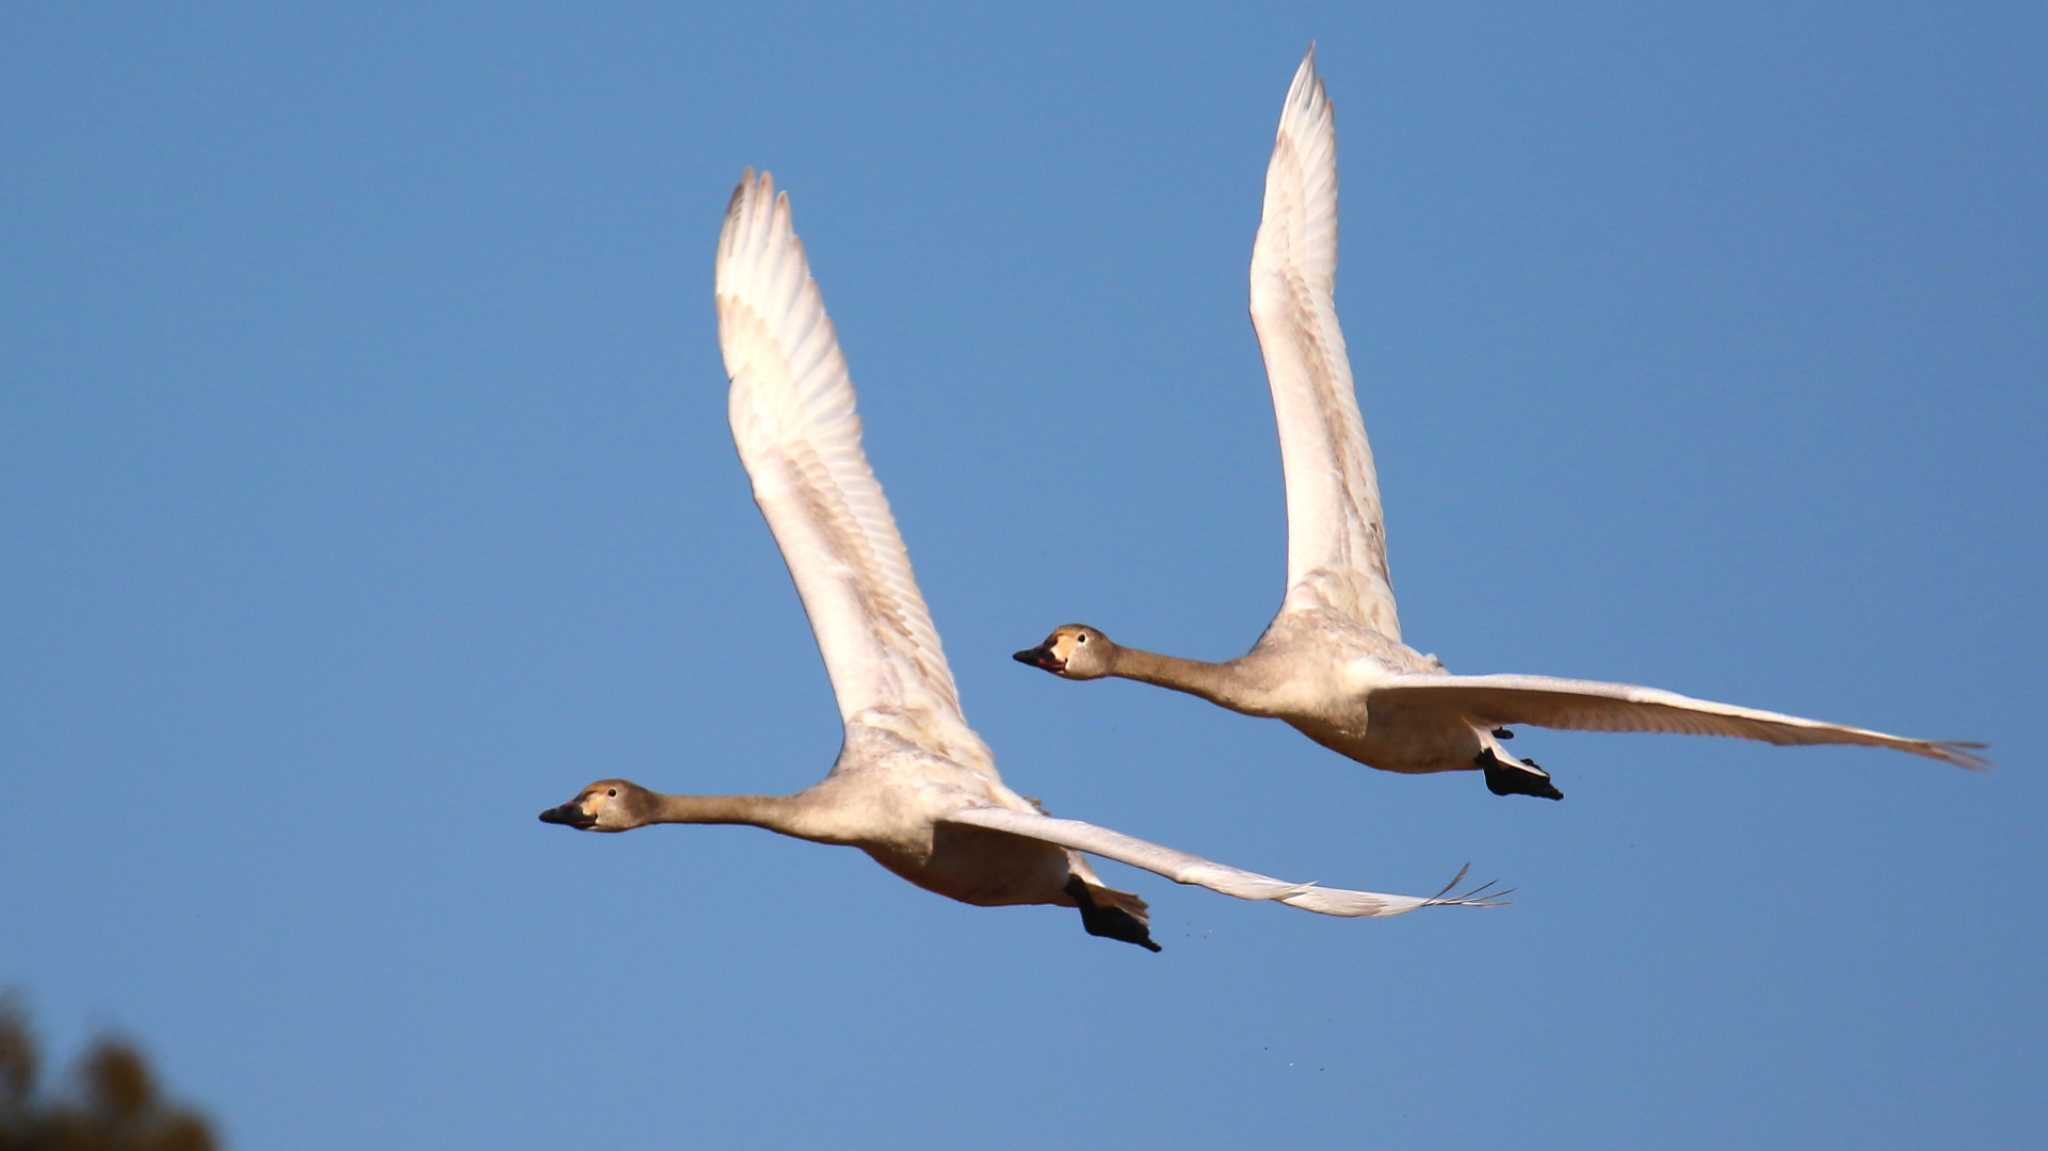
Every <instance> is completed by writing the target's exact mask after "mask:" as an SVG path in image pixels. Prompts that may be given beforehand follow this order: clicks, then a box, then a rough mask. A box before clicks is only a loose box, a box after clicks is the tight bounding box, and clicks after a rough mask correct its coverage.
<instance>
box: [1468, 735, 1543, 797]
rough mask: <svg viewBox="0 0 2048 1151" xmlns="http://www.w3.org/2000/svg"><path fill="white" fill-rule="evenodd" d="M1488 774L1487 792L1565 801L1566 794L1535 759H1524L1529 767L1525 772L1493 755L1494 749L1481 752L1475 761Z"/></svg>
mask: <svg viewBox="0 0 2048 1151" xmlns="http://www.w3.org/2000/svg"><path fill="white" fill-rule="evenodd" d="M1473 762H1474V763H1476V764H1478V765H1479V769H1480V770H1481V771H1484V772H1485V773H1486V790H1488V791H1490V792H1492V793H1494V794H1495V795H1533V796H1536V797H1537V798H1538V799H1563V798H1564V792H1561V791H1559V790H1558V789H1557V785H1556V784H1553V783H1551V782H1550V774H1549V773H1548V772H1546V771H1544V770H1543V769H1542V768H1540V767H1538V766H1536V761H1535V760H1533V759H1524V760H1522V762H1523V763H1525V764H1527V765H1528V768H1527V769H1526V770H1524V769H1523V768H1519V767H1509V766H1508V765H1506V764H1504V763H1502V762H1501V761H1500V759H1499V757H1497V756H1495V755H1494V754H1493V749H1492V748H1490V747H1489V748H1486V749H1485V750H1483V751H1481V752H1480V753H1479V755H1478V757H1477V758H1475V759H1474V760H1473Z"/></svg>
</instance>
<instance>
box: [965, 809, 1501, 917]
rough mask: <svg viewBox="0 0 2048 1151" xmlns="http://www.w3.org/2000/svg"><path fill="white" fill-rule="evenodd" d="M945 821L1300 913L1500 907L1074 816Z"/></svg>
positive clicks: (1006, 813) (995, 815) (969, 814)
mask: <svg viewBox="0 0 2048 1151" xmlns="http://www.w3.org/2000/svg"><path fill="white" fill-rule="evenodd" d="M941 822H944V823H964V824H971V825H973V826H975V827H985V828H989V829H992V830H995V831H1006V832H1009V833H1010V834H1011V835H1020V836H1023V837H1024V838H1026V839H1036V840H1041V841H1043V842H1045V843H1056V844H1058V845H1059V846H1061V847H1065V848H1070V849H1072V850H1074V851H1085V852H1087V853H1088V854H1090V855H1099V856H1101V857H1102V858H1104V859H1113V860H1116V861H1117V862H1118V863H1127V864H1129V865H1131V866H1132V867H1140V868H1143V869H1145V870H1146V871H1150V872H1154V873H1156V874H1159V875H1163V876H1165V877H1166V878H1168V879H1171V880H1173V881H1174V882H1175V883H1189V884H1193V885H1195V886H1197V887H1206V888H1208V889H1209V890H1211V891H1218V892H1221V893H1223V894H1224V895H1234V896H1236V897H1237V898H1239V899H1255V900H1275V901H1277V902H1280V903H1285V904H1287V905H1288V906H1289V907H1299V908H1301V909H1302V910H1304V911H1314V912H1319V913H1321V914H1323V915H1342V916H1349V917H1353V918H1363V917H1379V916H1387V915H1400V914H1403V913H1405V912H1409V911H1413V910H1415V909H1416V908H1418V907H1439V906H1441V907H1461V906H1462V907H1491V906H1498V905H1499V902H1500V900H1499V898H1498V897H1497V896H1488V895H1487V894H1486V892H1485V889H1484V888H1481V889H1479V890H1477V891H1473V892H1467V893H1466V894H1463V895H1451V894H1450V886H1446V887H1445V888H1444V890H1443V891H1440V892H1438V893H1437V894H1436V895H1434V896H1430V897H1428V898H1423V897H1419V896H1413V895H1383V894H1381V893H1379V892H1377V891H1346V890H1344V889H1343V888H1340V887H1318V886H1316V885H1315V884H1312V883H1289V882H1288V881H1286V880H1284V879H1274V878H1273V877H1272V876H1270V875H1260V874H1259V873H1257V872H1255V871H1245V870H1244V869H1242V868H1237V867H1230V866H1228V865H1226V864H1221V863H1217V862H1215V861H1214V860H1209V859H1203V858H1202V857H1201V856H1199V855H1189V854H1188V853H1187V852H1185V851H1175V850H1174V849H1173V848H1170V847H1162V846H1160V845H1159V844H1156V843H1152V842H1150V841H1148V840H1143V839H1139V838H1137V837H1135V836H1130V835H1125V834H1123V833H1122V832H1120V831H1111V830H1110V829H1108V828H1106V827H1097V826H1096V825H1095V824H1092V823H1083V822H1081V821H1080V820H1077V819H1054V818H1053V817H1051V816H1048V815H1039V814H1037V813H1036V812H1029V811H1015V810H1011V809H1009V808H1002V807H969V808H963V809H961V810H959V811H955V812H953V813H952V814H950V815H947V816H945V817H943V819H942V820H941ZM1464 874H1465V873H1464V872H1463V871H1462V870H1460V871H1459V872H1458V875H1457V877H1454V878H1453V879H1452V880H1451V884H1452V885H1455V884H1456V883H1457V882H1458V880H1459V879H1462V878H1463V877H1464Z"/></svg>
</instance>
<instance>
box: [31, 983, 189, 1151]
mask: <svg viewBox="0 0 2048 1151" xmlns="http://www.w3.org/2000/svg"><path fill="white" fill-rule="evenodd" d="M41 1071H42V1067H41V1065H40V1057H39V1056H38V1055H37V1053H36V1042H35V1036H34V1035H33V1034H31V1033H30V1032H29V1029H28V1023H27V1021H26V1020H24V1019H23V1018H22V1014H21V1011H20V1010H19V1009H18V1008H17V1007H16V1005H15V1004H14V1003H12V1002H11V1001H5V1000H0V1151H214V1148H215V1147H217V1146H219V1144H217V1143H215V1142H214V1138H213V1132H212V1130H211V1129H210V1128H208V1127H207V1125H206V1121H205V1120H204V1119H201V1118H200V1117H199V1116H198V1115H197V1114H196V1113H194V1112H192V1111H187V1110H184V1109H183V1108H180V1107H175V1106H173V1105H171V1104H170V1103H168V1102H166V1101H165V1100H164V1099H163V1097H162V1096H160V1095H158V1094H157V1086H156V1076H155V1075H154V1074H153V1073H151V1071H150V1069H149V1064H148V1063H147V1062H145V1061H144V1060H143V1058H142V1053H141V1052H139V1051H137V1050H135V1049H134V1048H133V1047H130V1046H128V1045H127V1044H125V1043H120V1042H117V1041H114V1040H110V1039H102V1040H100V1041H99V1042H98V1043H97V1044H95V1045H94V1046H93V1049H92V1050H91V1051H89V1052H87V1053H86V1054H85V1056H84V1058H82V1059H80V1060H79V1062H78V1065H77V1066H76V1067H74V1068H73V1069H72V1079H73V1084H72V1089H71V1090H70V1091H58V1092H56V1093H50V1092H40V1093H39V1092H38V1090H37V1087H38V1078H39V1075H40V1072H41Z"/></svg>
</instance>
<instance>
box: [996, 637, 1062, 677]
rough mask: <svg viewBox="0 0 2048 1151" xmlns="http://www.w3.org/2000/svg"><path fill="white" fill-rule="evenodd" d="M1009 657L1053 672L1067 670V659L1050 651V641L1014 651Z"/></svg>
mask: <svg viewBox="0 0 2048 1151" xmlns="http://www.w3.org/2000/svg"><path fill="white" fill-rule="evenodd" d="M1010 658H1011V659H1014V660H1016V661H1017V662H1018V663H1028V664H1030V665H1031V666H1032V667H1042V668H1044V669H1045V670H1047V671H1049V672H1052V673H1054V674H1058V673H1060V672H1063V671H1065V670H1067V661H1066V660H1063V659H1061V658H1060V657H1058V656H1056V655H1054V654H1053V653H1052V643H1051V642H1050V641H1047V642H1045V643H1042V644H1039V645H1038V646H1037V647H1033V648H1026V649H1024V650H1023V651H1020V652H1015V653H1013V654H1012V655H1011V656H1010Z"/></svg>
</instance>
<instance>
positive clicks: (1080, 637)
mask: <svg viewBox="0 0 2048 1151" xmlns="http://www.w3.org/2000/svg"><path fill="white" fill-rule="evenodd" d="M1074 642H1075V643H1087V642H1088V633H1087V632H1085V631H1084V632H1082V633H1081V634H1080V635H1077V636H1075V637H1074Z"/></svg>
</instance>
